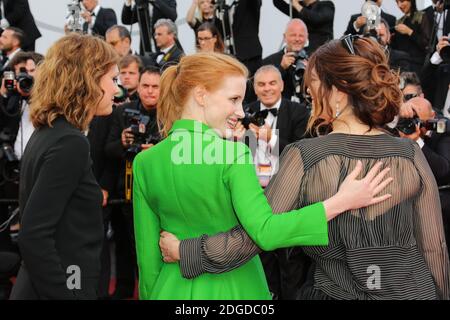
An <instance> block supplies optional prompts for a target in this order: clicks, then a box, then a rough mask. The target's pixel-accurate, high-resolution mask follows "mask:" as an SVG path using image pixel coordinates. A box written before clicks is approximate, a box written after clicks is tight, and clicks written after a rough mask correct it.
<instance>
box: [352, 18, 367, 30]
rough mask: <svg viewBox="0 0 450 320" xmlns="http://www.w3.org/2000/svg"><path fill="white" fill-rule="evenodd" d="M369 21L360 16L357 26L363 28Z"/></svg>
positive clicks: (357, 19) (356, 22)
mask: <svg viewBox="0 0 450 320" xmlns="http://www.w3.org/2000/svg"><path fill="white" fill-rule="evenodd" d="M366 23H367V18H366V17H364V16H359V17H358V18H356V21H355V27H357V28H358V30H359V29H361V28H362V27H363V26H364V25H366Z"/></svg>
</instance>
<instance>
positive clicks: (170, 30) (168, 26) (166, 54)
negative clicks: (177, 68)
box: [152, 19, 184, 68]
mask: <svg viewBox="0 0 450 320" xmlns="http://www.w3.org/2000/svg"><path fill="white" fill-rule="evenodd" d="M176 39H177V26H176V25H175V23H174V22H173V21H172V20H169V19H159V20H158V21H157V22H156V23H155V41H156V46H157V47H158V49H159V50H158V52H156V53H154V54H153V56H152V58H153V62H154V65H155V66H157V67H159V68H164V67H165V66H169V65H172V64H176V63H178V62H179V61H180V58H181V57H182V56H184V52H183V51H182V50H181V49H180V48H178V45H177V43H176Z"/></svg>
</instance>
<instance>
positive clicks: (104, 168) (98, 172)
mask: <svg viewBox="0 0 450 320" xmlns="http://www.w3.org/2000/svg"><path fill="white" fill-rule="evenodd" d="M111 120H112V114H111V115H108V116H104V117H94V119H92V121H91V123H90V125H89V132H88V135H87V137H88V140H89V143H90V152H91V158H92V171H93V173H94V176H95V178H96V179H97V182H98V184H99V185H100V187H101V188H102V189H104V190H107V191H108V193H109V194H111V193H112V192H113V189H114V183H115V181H114V176H115V170H116V168H115V167H114V166H113V163H112V162H110V161H108V159H107V157H106V154H105V144H106V139H107V138H108V134H109V130H110V127H111Z"/></svg>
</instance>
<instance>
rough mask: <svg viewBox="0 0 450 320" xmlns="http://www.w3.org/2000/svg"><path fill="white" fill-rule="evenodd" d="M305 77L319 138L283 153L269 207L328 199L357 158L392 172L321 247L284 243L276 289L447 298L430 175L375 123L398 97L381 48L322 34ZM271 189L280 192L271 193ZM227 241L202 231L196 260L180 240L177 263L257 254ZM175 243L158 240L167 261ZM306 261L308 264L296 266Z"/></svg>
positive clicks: (206, 265) (206, 268)
mask: <svg viewBox="0 0 450 320" xmlns="http://www.w3.org/2000/svg"><path fill="white" fill-rule="evenodd" d="M305 84H306V86H307V87H308V91H309V93H310V95H311V97H312V114H311V118H310V121H309V129H310V131H312V132H314V133H318V134H319V137H316V138H311V139H303V140H301V141H299V142H296V143H293V144H291V145H289V146H288V147H287V148H286V149H285V150H284V151H283V154H282V156H281V164H280V171H279V172H278V174H277V175H276V176H275V177H274V178H273V179H272V180H271V182H270V184H269V186H268V190H267V192H266V194H267V196H268V198H269V201H270V202H271V204H275V207H274V206H273V208H274V210H276V211H278V210H280V211H281V210H286V208H287V207H286V206H289V205H290V204H291V201H292V199H294V200H295V202H296V205H297V206H298V207H304V206H307V205H310V204H312V203H315V202H317V201H320V199H326V198H327V197H329V196H331V195H333V194H334V193H335V192H336V190H338V188H339V187H340V186H341V184H342V183H343V181H344V178H345V176H346V175H347V174H348V173H349V172H350V171H351V170H352V169H353V168H355V166H357V165H358V163H361V162H362V164H363V168H364V169H363V171H362V172H361V174H364V173H367V171H368V170H369V168H371V167H372V166H374V165H375V164H376V163H380V162H382V163H383V166H385V167H388V168H390V173H389V174H390V175H391V176H392V177H393V178H394V180H393V183H391V184H389V185H387V187H386V191H387V192H388V193H389V194H391V195H392V197H390V198H389V199H387V200H386V201H384V202H380V203H378V204H375V205H373V206H370V207H367V208H361V209H355V208H354V209H351V210H348V211H346V212H345V213H344V214H341V215H339V216H338V217H337V218H335V219H333V220H332V221H331V222H330V223H329V224H328V237H329V243H328V245H327V246H309V245H308V246H304V247H302V248H300V247H297V248H291V249H289V250H287V251H286V252H285V255H286V257H285V258H283V257H279V258H278V259H279V261H278V263H279V264H281V271H280V274H281V275H282V277H284V280H282V281H281V283H280V284H279V285H280V286H281V291H282V292H283V291H284V290H286V289H288V288H292V286H293V285H297V286H298V287H297V290H296V297H295V298H297V299H314V300H315V299H344V300H369V299H448V298H449V287H450V286H449V260H448V253H447V248H446V243H445V238H444V232H443V225H442V214H441V207H440V202H439V194H438V189H437V185H436V182H435V180H434V177H433V174H432V172H431V170H430V167H429V166H428V163H427V161H426V159H425V157H424V155H423V153H422V151H421V149H420V147H419V146H418V145H417V144H416V143H415V142H414V141H411V140H409V139H400V138H396V137H393V136H390V135H389V134H387V133H385V132H384V131H383V129H382V128H383V126H384V125H386V124H387V123H389V122H391V121H392V120H393V119H394V117H395V116H396V115H397V114H398V112H399V108H400V105H401V103H402V94H401V91H400V89H399V77H398V74H397V73H395V72H394V71H391V70H390V69H389V67H388V61H387V58H386V56H385V54H384V52H383V50H382V48H381V47H380V46H379V45H378V43H376V42H375V41H373V40H371V39H368V38H362V37H359V36H346V37H344V38H343V39H341V40H333V41H330V42H329V43H327V44H325V45H323V46H321V47H320V48H318V49H317V51H315V52H314V54H313V55H312V56H311V58H310V59H309V62H308V67H307V70H306V74H305ZM323 132H326V133H327V134H326V135H320V133H323ZM286 169H288V171H287V173H288V176H285V175H284V173H285V170H286ZM279 190H283V191H284V192H285V193H284V194H283V196H279V195H277V194H278V192H279ZM292 190H294V191H292ZM292 192H295V194H292ZM280 233H283V231H280ZM169 236H170V238H169ZM166 238H168V239H167V240H166ZM211 239H212V240H211ZM227 239H235V238H234V237H233V233H232V232H229V233H228V238H227V237H225V236H224V235H223V234H222V235H220V234H219V235H210V236H208V237H206V236H203V237H202V239H201V245H198V247H200V248H201V249H202V250H201V254H200V256H201V257H200V258H197V259H194V258H193V257H195V253H194V252H195V251H194V250H193V249H191V250H190V251H187V252H186V248H188V247H189V246H188V244H186V243H185V241H181V243H180V244H179V251H180V253H181V259H180V265H181V268H182V269H183V268H185V269H186V270H196V272H197V273H196V276H197V275H200V274H203V273H205V272H225V271H227V270H229V267H230V266H232V267H236V266H239V265H241V264H243V263H245V259H244V258H243V257H245V258H247V259H248V258H249V256H250V252H252V253H253V254H256V253H257V250H255V251H252V249H249V248H248V247H246V246H247V245H246V244H247V242H246V240H245V239H244V237H242V238H239V240H236V239H235V242H237V243H236V244H235V246H234V247H233V250H224V247H223V246H222V247H221V246H219V244H220V243H222V242H226V241H227ZM207 240H209V242H207ZM190 241H192V240H190ZM205 243H206V244H205ZM177 245H178V244H177V242H176V239H174V237H173V236H171V235H167V234H166V235H165V236H164V238H163V239H161V247H163V248H165V249H166V250H168V252H166V254H167V256H169V257H171V259H174V260H176V254H177V247H176V246H177ZM205 247H206V248H205ZM216 248H218V249H216ZM241 248H245V250H244V249H241ZM223 255H229V256H231V257H233V258H230V259H229V260H226V262H227V264H224V265H222V266H220V267H217V265H214V264H212V262H216V261H218V260H220V259H219V257H222V256H223ZM278 255H279V256H280V253H278ZM183 256H184V257H187V258H185V259H184V260H187V261H188V262H186V261H183ZM281 256H283V254H281ZM174 257H175V258H174ZM199 261H201V263H200V266H198V264H199ZM211 261H212V262H211ZM196 263H197V265H196ZM210 263H211V264H212V265H213V266H215V268H211V265H210ZM293 265H297V267H296V268H295V267H294V266H293ZM301 266H303V267H301ZM308 266H310V267H309V272H307V274H302V272H301V271H302V270H305V268H306V270H308ZM211 270H213V271H211ZM218 270H219V271H218ZM292 270H297V273H293V272H291V271H292ZM288 272H291V273H290V274H289V273H288ZM191 273H192V271H191ZM305 277H306V280H305ZM271 289H275V288H271ZM290 298H292V296H291V297H290Z"/></svg>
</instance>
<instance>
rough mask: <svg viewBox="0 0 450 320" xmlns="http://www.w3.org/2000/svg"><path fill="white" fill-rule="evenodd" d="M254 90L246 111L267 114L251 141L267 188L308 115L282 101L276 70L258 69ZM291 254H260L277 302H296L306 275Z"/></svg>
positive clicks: (302, 130)
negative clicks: (287, 148)
mask: <svg viewBox="0 0 450 320" xmlns="http://www.w3.org/2000/svg"><path fill="white" fill-rule="evenodd" d="M254 87H255V93H256V95H257V97H258V101H256V102H254V103H251V104H249V105H246V106H245V110H246V112H247V113H251V114H254V113H255V112H264V111H265V112H266V118H265V124H264V125H262V126H261V127H258V126H256V125H255V124H250V125H249V131H250V133H251V134H250V135H249V137H250V141H252V136H254V137H255V138H256V141H257V143H250V148H251V150H252V153H253V154H254V161H255V166H256V171H257V174H258V178H259V180H260V183H261V185H262V186H263V187H265V186H266V185H267V184H268V182H269V180H270V178H271V177H272V176H273V174H274V173H275V172H276V171H277V168H278V160H279V154H281V152H282V151H283V150H284V148H285V147H286V146H287V145H288V144H290V143H292V142H294V141H297V140H299V139H302V138H303V137H304V135H305V131H306V126H307V123H308V119H309V111H308V109H306V107H305V106H304V105H301V104H299V103H296V102H292V101H290V100H287V99H284V98H282V95H281V92H282V91H283V80H282V78H281V74H280V71H279V70H278V69H277V68H276V67H275V66H272V65H266V66H262V67H261V68H260V69H258V70H257V71H256V73H255V77H254ZM237 129H238V130H239V128H237ZM247 133H248V132H247ZM288 250H289V249H277V250H275V251H270V252H263V253H261V254H260V257H261V261H262V263H263V266H264V271H265V273H266V278H267V281H268V284H269V289H270V291H271V292H272V294H273V296H274V298H275V299H295V293H296V290H297V289H298V287H296V286H297V284H298V283H300V281H303V279H304V275H305V274H306V270H305V269H304V264H301V263H300V264H298V263H288V261H287V257H288V252H289V251H288Z"/></svg>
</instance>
